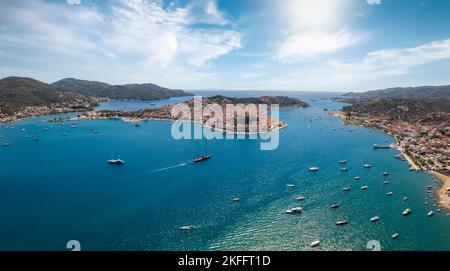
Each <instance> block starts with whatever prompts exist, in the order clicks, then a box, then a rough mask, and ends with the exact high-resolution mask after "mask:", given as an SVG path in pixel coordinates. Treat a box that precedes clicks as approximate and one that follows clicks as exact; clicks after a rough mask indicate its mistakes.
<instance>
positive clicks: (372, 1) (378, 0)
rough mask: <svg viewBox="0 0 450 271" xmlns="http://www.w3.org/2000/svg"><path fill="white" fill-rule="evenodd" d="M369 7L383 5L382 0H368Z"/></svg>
mask: <svg viewBox="0 0 450 271" xmlns="http://www.w3.org/2000/svg"><path fill="white" fill-rule="evenodd" d="M367 4H369V5H381V0H367Z"/></svg>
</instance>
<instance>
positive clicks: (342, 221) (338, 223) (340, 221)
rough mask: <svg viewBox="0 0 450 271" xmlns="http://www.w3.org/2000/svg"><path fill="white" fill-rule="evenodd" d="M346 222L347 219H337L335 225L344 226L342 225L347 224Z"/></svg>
mask: <svg viewBox="0 0 450 271" xmlns="http://www.w3.org/2000/svg"><path fill="white" fill-rule="evenodd" d="M347 224H348V221H347V220H339V221H337V222H336V225H337V226H344V225H347Z"/></svg>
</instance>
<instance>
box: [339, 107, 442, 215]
mask: <svg viewBox="0 0 450 271" xmlns="http://www.w3.org/2000/svg"><path fill="white" fill-rule="evenodd" d="M330 115H331V116H333V117H337V118H339V120H340V121H341V122H342V123H343V124H345V125H358V126H362V127H368V126H366V125H364V124H363V123H356V122H347V121H346V120H345V116H344V113H343V112H331V113H330ZM371 128H375V129H377V130H379V131H382V132H383V133H386V134H388V135H391V136H393V137H394V138H395V149H396V150H397V151H399V152H400V153H401V154H402V155H403V157H405V159H406V162H407V163H408V165H409V166H410V168H412V169H413V170H415V171H423V172H425V173H427V174H429V175H431V176H432V177H434V178H436V179H437V180H438V181H439V182H440V183H441V187H440V188H439V189H437V190H436V191H435V196H436V200H437V201H438V205H440V206H441V207H443V208H445V209H447V210H448V211H450V191H447V188H450V177H449V176H446V175H444V174H442V173H439V172H437V171H435V170H424V169H422V168H421V167H419V166H418V165H416V163H415V162H414V160H413V159H412V158H411V157H410V156H409V155H408V154H407V153H406V152H405V150H404V148H403V146H402V145H403V144H402V142H401V140H399V138H398V137H397V136H396V135H395V134H393V133H391V132H389V131H385V130H383V129H379V128H377V127H371Z"/></svg>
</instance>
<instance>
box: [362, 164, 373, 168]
mask: <svg viewBox="0 0 450 271" xmlns="http://www.w3.org/2000/svg"><path fill="white" fill-rule="evenodd" d="M371 167H372V166H371V165H370V164H365V165H364V168H371Z"/></svg>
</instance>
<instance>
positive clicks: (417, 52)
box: [267, 39, 450, 90]
mask: <svg viewBox="0 0 450 271" xmlns="http://www.w3.org/2000/svg"><path fill="white" fill-rule="evenodd" d="M449 59H450V39H447V40H438V41H433V42H430V43H426V44H423V45H419V46H416V47H411V48H403V49H390V50H378V51H373V52H370V53H368V54H367V55H366V56H364V57H363V58H361V59H354V60H346V61H342V60H334V61H329V62H327V63H325V64H321V65H314V64H311V65H310V66H308V67H306V68H305V67H299V68H298V69H297V70H296V71H295V72H290V73H287V74H279V75H278V76H276V77H273V78H274V79H273V80H271V81H270V82H268V83H267V85H268V88H274V87H276V88H277V89H292V90H368V89H375V88H384V87H392V85H391V84H392V83H391V82H392V80H391V79H392V78H399V77H401V76H403V75H410V74H414V73H415V72H416V69H417V68H418V67H420V66H421V65H425V64H430V63H434V62H436V61H442V60H449ZM409 84H411V83H409ZM406 85H408V83H407V84H406ZM330 87H332V88H333V89H330Z"/></svg>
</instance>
